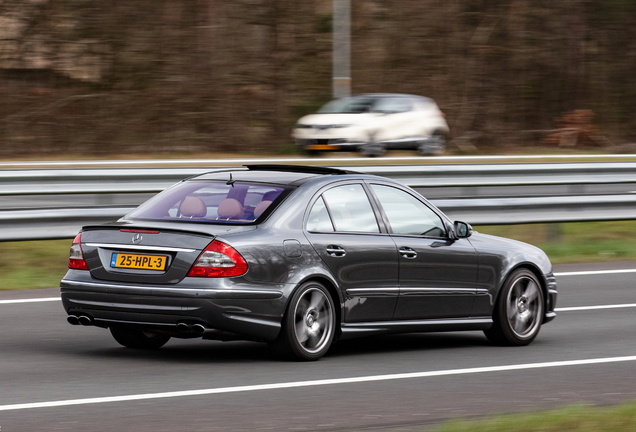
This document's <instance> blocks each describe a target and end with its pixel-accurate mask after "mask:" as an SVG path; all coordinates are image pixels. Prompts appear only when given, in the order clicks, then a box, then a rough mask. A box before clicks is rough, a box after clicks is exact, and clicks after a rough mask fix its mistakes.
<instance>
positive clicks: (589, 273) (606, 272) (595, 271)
mask: <svg viewBox="0 0 636 432" xmlns="http://www.w3.org/2000/svg"><path fill="white" fill-rule="evenodd" d="M618 273H636V269H622V270H592V271H578V272H558V273H555V274H554V275H555V276H557V277H561V276H588V275H603V274H618Z"/></svg>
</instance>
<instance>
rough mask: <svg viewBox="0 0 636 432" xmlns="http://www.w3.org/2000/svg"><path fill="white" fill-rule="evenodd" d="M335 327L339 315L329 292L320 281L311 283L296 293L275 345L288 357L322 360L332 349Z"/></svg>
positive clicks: (301, 287) (273, 344)
mask: <svg viewBox="0 0 636 432" xmlns="http://www.w3.org/2000/svg"><path fill="white" fill-rule="evenodd" d="M335 329H336V314H335V308H334V303H333V300H332V299H331V295H330V294H329V291H327V288H325V287H324V286H323V285H322V284H320V283H318V282H307V283H305V284H303V285H301V286H300V288H298V289H297V290H296V292H294V294H293V295H292V298H291V300H290V301H289V306H288V307H287V311H286V312H285V317H284V318H283V323H282V328H281V332H280V334H279V335H278V338H277V339H276V341H274V342H273V343H272V347H273V348H274V349H275V350H276V351H278V353H279V354H282V355H283V356H285V357H288V358H294V359H296V360H318V359H319V358H320V357H322V356H323V355H325V353H326V352H327V350H329V347H330V346H331V342H332V341H333V337H334V334H335Z"/></svg>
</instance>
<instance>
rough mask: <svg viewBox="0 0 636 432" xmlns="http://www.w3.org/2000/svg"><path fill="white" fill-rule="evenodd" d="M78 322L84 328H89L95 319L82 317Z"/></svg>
mask: <svg viewBox="0 0 636 432" xmlns="http://www.w3.org/2000/svg"><path fill="white" fill-rule="evenodd" d="M77 320H78V321H79V323H80V324H81V325H83V326H89V325H92V324H93V319H92V318H91V317H88V316H86V315H82V316H80V317H79V318H78V319H77Z"/></svg>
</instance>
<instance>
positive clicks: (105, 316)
mask: <svg viewBox="0 0 636 432" xmlns="http://www.w3.org/2000/svg"><path fill="white" fill-rule="evenodd" d="M228 279H229V278H227V279H223V280H221V279H219V280H217V281H215V282H220V284H219V285H221V286H218V287H214V288H210V287H209V286H204V285H205V284H206V282H207V284H208V285H209V280H206V279H203V278H186V279H184V280H183V281H182V282H180V283H179V284H177V285H174V286H148V285H143V286H140V285H133V284H124V283H111V282H106V281H100V280H96V279H94V278H92V277H91V276H90V273H89V272H86V271H80V270H71V271H69V273H67V275H66V277H65V278H64V279H63V280H62V281H61V283H60V288H61V297H62V304H63V307H64V309H65V310H66V312H67V313H68V314H69V315H75V316H87V317H89V318H90V319H91V322H92V324H93V325H95V326H98V327H103V328H108V327H111V326H114V325H120V326H133V327H139V328H143V329H147V330H156V331H161V332H163V333H167V334H170V335H171V336H175V337H192V335H191V334H184V333H182V332H180V331H179V330H177V324H179V323H185V324H188V325H189V326H192V325H194V324H200V325H202V326H203V327H205V329H206V332H210V333H212V332H227V333H232V334H235V335H239V336H243V337H244V338H246V339H256V340H266V341H271V340H274V339H275V338H276V337H277V336H278V333H279V332H280V326H281V321H282V317H283V314H284V311H285V306H286V301H287V296H286V292H289V291H291V289H290V290H287V289H286V286H285V285H273V286H264V285H250V284H246V283H233V282H232V281H229V280H228ZM199 336H201V335H199ZM203 336H204V337H205V335H203Z"/></svg>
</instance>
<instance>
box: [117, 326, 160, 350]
mask: <svg viewBox="0 0 636 432" xmlns="http://www.w3.org/2000/svg"><path fill="white" fill-rule="evenodd" d="M110 334H112V335H113V337H114V338H115V340H116V341H117V342H118V343H119V344H120V345H123V346H125V347H128V348H138V349H157V348H161V347H162V346H164V345H165V344H166V342H168V341H169V340H170V336H168V335H163V334H159V333H153V332H147V331H141V330H137V329H133V328H126V327H111V328H110Z"/></svg>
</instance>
